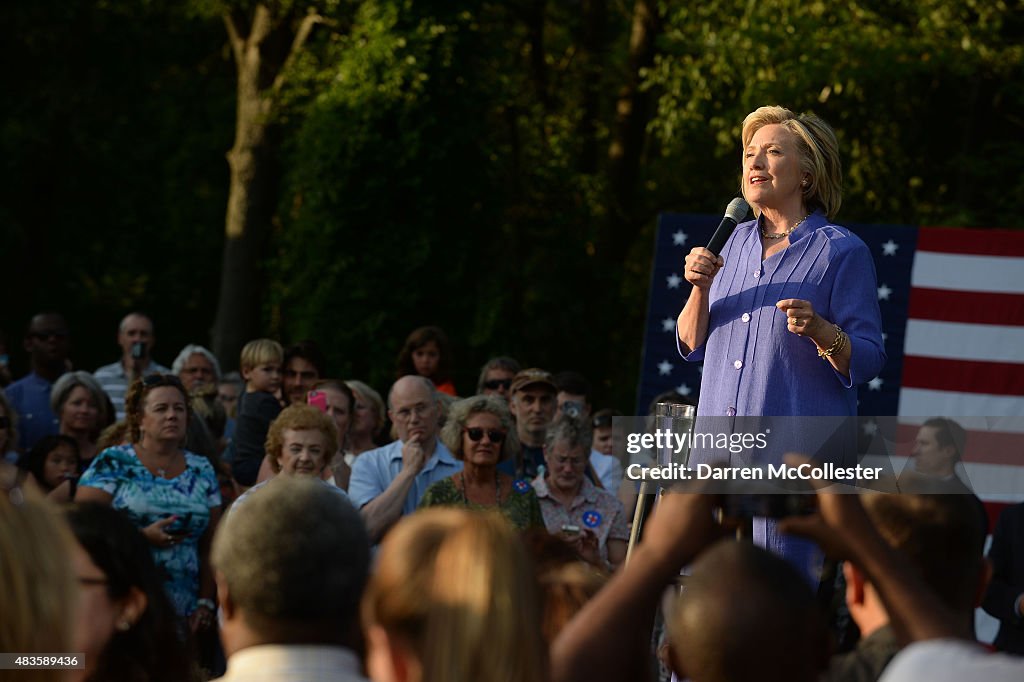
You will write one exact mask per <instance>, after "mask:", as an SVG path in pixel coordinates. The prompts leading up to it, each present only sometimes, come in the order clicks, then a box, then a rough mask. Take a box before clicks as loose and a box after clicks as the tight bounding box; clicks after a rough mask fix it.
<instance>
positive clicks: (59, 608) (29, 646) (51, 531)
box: [0, 471, 78, 681]
mask: <svg viewBox="0 0 1024 682" xmlns="http://www.w3.org/2000/svg"><path fill="white" fill-rule="evenodd" d="M3 473H4V472H3V471H0V478H2V477H3V476H2V474H3ZM72 542H74V540H73V538H72V536H71V532H70V531H69V530H68V527H67V524H66V522H65V521H64V520H63V519H62V518H61V517H60V514H59V513H58V511H57V509H56V508H54V507H53V506H52V505H51V504H50V503H49V502H47V501H46V500H44V499H42V498H39V497H37V496H36V495H35V494H33V493H32V492H31V491H22V490H20V489H18V488H15V489H13V490H10V491H8V490H7V487H6V485H5V484H4V482H2V481H0V604H3V618H0V651H10V652H17V651H24V652H59V651H70V650H71V626H72V624H73V623H74V622H75V619H74V617H72V616H70V615H69V611H68V609H69V608H73V605H74V604H75V602H76V601H77V599H78V595H77V585H76V584H75V582H74V574H73V571H72V569H71V556H70V549H71V547H72V544H71V543H72ZM69 605H70V606H69ZM17 677H18V679H19V680H22V679H24V680H38V681H43V680H62V679H64V673H63V672H62V671H58V670H32V671H29V670H24V671H22V672H21V673H19V674H18V676H17Z"/></svg>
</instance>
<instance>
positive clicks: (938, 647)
mask: <svg viewBox="0 0 1024 682" xmlns="http://www.w3.org/2000/svg"><path fill="white" fill-rule="evenodd" d="M920 680H927V681H928V682H965V681H970V680H975V681H977V682H981V681H982V680H984V682H1004V681H1005V682H1021V680H1024V658H1021V657H1018V656H1008V655H1006V654H999V653H995V654H994V653H990V652H989V651H987V650H986V649H984V648H982V647H981V646H980V645H978V644H975V643H974V642H967V641H964V640H962V639H933V640H929V641H927V642H916V643H914V644H911V645H910V646H908V647H907V648H905V649H903V650H902V651H900V652H899V653H898V654H896V658H894V659H892V662H891V663H889V665H888V666H886V668H885V671H884V672H883V673H882V677H881V678H880V680H879V682H920Z"/></svg>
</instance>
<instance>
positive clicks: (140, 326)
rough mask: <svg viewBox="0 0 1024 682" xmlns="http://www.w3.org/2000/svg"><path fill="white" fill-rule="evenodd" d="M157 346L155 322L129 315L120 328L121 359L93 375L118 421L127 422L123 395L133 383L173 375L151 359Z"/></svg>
mask: <svg viewBox="0 0 1024 682" xmlns="http://www.w3.org/2000/svg"><path fill="white" fill-rule="evenodd" d="M155 343H156V336H155V335H154V333H153V320H151V319H150V318H149V316H148V315H145V314H143V313H128V314H127V315H125V317H124V319H123V320H121V324H120V325H118V328H117V345H119V346H121V359H120V360H118V361H117V362H113V363H111V364H109V365H104V366H103V367H100V368H99V369H98V370H96V371H95V372H93V376H94V377H96V381H98V382H99V384H100V386H102V387H103V390H104V391H106V392H107V395H108V396H109V397H110V402H111V403H112V404H113V406H114V411H115V412H116V413H117V420H118V421H121V420H122V419H124V394H125V392H126V391H127V390H128V386H129V384H131V383H132V381H134V380H135V379H136V378H137V377H140V376H148V375H150V374H156V373H160V374H170V373H171V370H169V369H168V368H166V367H164V366H163V365H161V364H160V363H158V362H155V361H154V360H153V359H152V358H151V357H150V353H151V352H152V350H153V345H154V344H155Z"/></svg>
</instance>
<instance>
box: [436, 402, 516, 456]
mask: <svg viewBox="0 0 1024 682" xmlns="http://www.w3.org/2000/svg"><path fill="white" fill-rule="evenodd" d="M474 414H492V415H494V416H495V417H497V418H498V421H499V422H501V428H502V429H504V430H505V440H504V442H502V444H501V456H500V457H499V458H498V459H499V460H502V461H504V460H506V459H513V458H514V457H515V455H516V453H517V452H519V450H520V445H519V437H518V436H517V435H516V425H515V422H513V421H512V415H511V414H510V413H509V411H508V403H506V402H505V400H504V399H503V398H499V397H498V396H493V395H475V396H473V397H472V398H463V399H462V400H459V401H458V402H455V403H454V404H453V405H452V406H451V407H450V408H449V409H448V414H447V416H446V419H445V422H444V426H442V427H441V442H442V443H444V445H445V447H446V448H448V450H449V451H450V452H451V453H452V454H453V455H454V456H455V459H459V460H461V459H463V458H464V457H465V453H464V452H463V448H462V445H463V441H462V430H463V429H464V428H466V422H468V421H469V418H470V417H472V416H473V415H474Z"/></svg>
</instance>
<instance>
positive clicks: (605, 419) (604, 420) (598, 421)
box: [594, 414, 612, 429]
mask: <svg viewBox="0 0 1024 682" xmlns="http://www.w3.org/2000/svg"><path fill="white" fill-rule="evenodd" d="M611 425H612V417H611V415H607V414H603V415H601V416H600V417H594V428H595V429H600V428H604V427H605V426H611Z"/></svg>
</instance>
